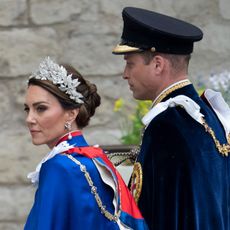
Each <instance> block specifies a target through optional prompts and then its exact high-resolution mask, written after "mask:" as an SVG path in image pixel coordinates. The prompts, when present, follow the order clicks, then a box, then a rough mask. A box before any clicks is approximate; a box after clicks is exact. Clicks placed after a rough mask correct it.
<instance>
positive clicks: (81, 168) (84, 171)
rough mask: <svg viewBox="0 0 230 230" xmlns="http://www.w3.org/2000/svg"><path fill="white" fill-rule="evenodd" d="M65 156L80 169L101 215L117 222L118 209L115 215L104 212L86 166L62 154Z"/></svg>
mask: <svg viewBox="0 0 230 230" xmlns="http://www.w3.org/2000/svg"><path fill="white" fill-rule="evenodd" d="M64 155H66V156H67V157H68V158H69V159H70V160H72V161H73V162H74V163H76V164H77V165H78V166H79V167H80V170H81V171H82V172H83V173H84V176H85V178H86V180H87V182H88V184H89V186H90V188H91V193H92V194H93V195H94V198H95V200H96V202H97V205H98V207H99V208H100V210H101V213H102V214H103V215H104V216H105V217H106V218H107V219H109V220H110V221H114V222H117V221H118V219H119V217H120V214H121V211H120V209H119V210H118V212H117V213H116V214H114V215H113V214H111V213H110V212H109V211H108V210H106V207H105V206H104V205H103V203H102V200H101V198H100V196H99V194H98V193H97V187H96V186H95V185H94V184H93V181H92V178H91V176H90V175H89V173H88V171H87V169H86V166H85V165H83V164H82V163H81V162H80V161H78V160H77V159H76V158H74V157H73V156H71V155H69V154H64Z"/></svg>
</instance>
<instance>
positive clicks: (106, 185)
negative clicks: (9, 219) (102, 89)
mask: <svg viewBox="0 0 230 230" xmlns="http://www.w3.org/2000/svg"><path fill="white" fill-rule="evenodd" d="M99 105H100V96H99V95H98V94H97V89H96V86H95V85H94V84H91V83H90V82H88V81H86V80H84V79H83V77H82V76H81V75H80V74H79V73H78V72H77V71H76V70H75V69H73V68H72V67H69V66H59V65H58V64H56V63H55V62H53V61H52V60H51V59H50V58H49V57H48V58H45V59H44V61H43V62H42V63H41V64H40V66H39V69H38V70H37V71H36V72H35V73H33V74H32V76H31V77H30V78H29V81H28V89H27V93H26V98H25V111H26V114H27V117H26V122H27V125H28V128H29V131H30V133H31V137H32V142H33V144H35V145H41V144H46V145H48V147H49V148H50V149H51V151H50V152H49V153H48V154H47V155H46V156H45V157H44V158H43V159H42V161H41V162H40V164H38V166H37V168H36V170H35V171H34V172H32V173H30V174H29V175H28V178H30V179H31V182H32V183H33V184H36V185H38V188H37V191H36V195H35V200H34V205H33V207H32V209H31V212H30V214H29V216H28V219H27V222H26V224H25V228H24V229H25V230H34V229H35V230H51V229H52V230H76V229H77V230H78V229H84V230H86V229H146V225H145V222H144V220H143V218H142V216H141V214H140V212H139V210H138V208H137V206H136V204H135V203H134V201H133V198H132V196H131V195H130V193H129V191H128V189H127V187H126V186H125V184H124V182H123V180H122V179H121V176H120V175H119V174H118V173H117V171H116V169H115V168H114V167H113V165H112V164H111V162H110V161H109V160H108V158H107V157H106V155H105V154H104V153H103V151H102V150H101V149H100V148H96V147H91V146H89V145H88V144H87V143H86V141H85V139H84V137H83V136H82V132H81V129H82V128H84V127H85V126H87V125H88V123H89V120H90V117H91V116H93V115H94V113H95V109H96V107H98V106H99Z"/></svg>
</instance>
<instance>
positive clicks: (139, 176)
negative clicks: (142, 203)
mask: <svg viewBox="0 0 230 230" xmlns="http://www.w3.org/2000/svg"><path fill="white" fill-rule="evenodd" d="M142 180H143V172H142V168H141V164H140V163H139V162H136V163H135V164H134V166H133V173H132V177H131V187H130V190H131V193H132V195H133V197H134V200H135V201H136V203H138V200H139V198H140V195H141V190H142Z"/></svg>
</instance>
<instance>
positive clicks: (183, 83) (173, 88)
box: [152, 79, 191, 107]
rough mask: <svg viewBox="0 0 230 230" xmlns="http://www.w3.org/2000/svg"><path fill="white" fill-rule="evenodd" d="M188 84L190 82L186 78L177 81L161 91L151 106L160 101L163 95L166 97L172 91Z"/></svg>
mask: <svg viewBox="0 0 230 230" xmlns="http://www.w3.org/2000/svg"><path fill="white" fill-rule="evenodd" d="M190 84H191V82H190V81H189V80H188V79H187V80H185V81H183V82H179V83H177V84H175V85H174V86H172V87H170V88H169V89H167V90H166V91H165V92H163V93H162V94H160V95H159V97H158V98H157V99H156V101H154V103H153V105H152V107H153V106H155V105H156V104H158V103H160V102H161V101H162V100H163V99H164V98H165V97H167V96H168V95H169V94H170V93H172V92H173V91H175V90H177V89H180V88H183V87H184V86H186V85H190Z"/></svg>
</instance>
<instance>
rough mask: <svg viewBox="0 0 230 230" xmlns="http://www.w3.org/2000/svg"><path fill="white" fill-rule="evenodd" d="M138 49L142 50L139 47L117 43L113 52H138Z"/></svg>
mask: <svg viewBox="0 0 230 230" xmlns="http://www.w3.org/2000/svg"><path fill="white" fill-rule="evenodd" d="M138 51H141V50H140V49H139V48H137V47H132V46H127V45H117V46H116V47H115V48H114V49H113V54H125V53H130V52H138Z"/></svg>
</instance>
